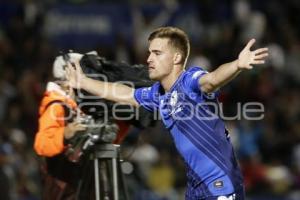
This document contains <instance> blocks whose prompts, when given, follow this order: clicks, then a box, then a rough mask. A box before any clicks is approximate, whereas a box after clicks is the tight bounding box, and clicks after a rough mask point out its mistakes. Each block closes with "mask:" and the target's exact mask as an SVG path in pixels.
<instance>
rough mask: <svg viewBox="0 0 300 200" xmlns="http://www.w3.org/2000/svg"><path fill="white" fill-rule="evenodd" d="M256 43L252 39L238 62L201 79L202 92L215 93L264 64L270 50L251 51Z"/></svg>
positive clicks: (235, 61) (220, 67) (226, 65)
mask: <svg viewBox="0 0 300 200" xmlns="http://www.w3.org/2000/svg"><path fill="white" fill-rule="evenodd" d="M254 43H255V39H251V40H250V41H249V42H248V44H247V45H246V47H245V48H244V49H243V50H242V51H241V52H240V54H239V57H238V59H237V60H234V61H232V62H229V63H225V64H223V65H221V66H219V67H218V68H217V69H216V70H214V71H213V72H211V73H207V74H205V75H203V76H202V77H201V78H200V79H199V84H200V87H201V90H202V91H203V92H206V93H210V92H213V91H215V90H217V89H218V88H220V87H222V86H223V85H225V84H226V83H228V82H229V81H231V80H232V79H233V78H235V77H236V76H237V75H238V74H239V73H240V72H241V71H243V70H245V69H252V68H253V65H257V64H264V63H265V59H266V57H267V56H268V48H260V49H256V50H254V51H251V50H250V48H251V47H252V46H253V44H254Z"/></svg>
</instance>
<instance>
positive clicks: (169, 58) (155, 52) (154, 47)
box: [147, 38, 174, 81]
mask: <svg viewBox="0 0 300 200" xmlns="http://www.w3.org/2000/svg"><path fill="white" fill-rule="evenodd" d="M168 41H169V39H167V38H155V39H153V40H152V41H151V42H150V45H149V56H148V59H147V63H148V67H149V68H148V70H149V77H150V78H151V79H152V80H157V81H161V80H162V79H163V78H164V77H166V76H168V75H169V74H170V73H171V71H172V69H173V64H174V63H173V59H174V48H173V47H172V46H171V45H170V44H169V43H168Z"/></svg>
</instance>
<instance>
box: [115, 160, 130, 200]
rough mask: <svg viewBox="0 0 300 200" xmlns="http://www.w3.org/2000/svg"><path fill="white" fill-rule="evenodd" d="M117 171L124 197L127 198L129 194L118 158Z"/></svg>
mask: <svg viewBox="0 0 300 200" xmlns="http://www.w3.org/2000/svg"><path fill="white" fill-rule="evenodd" d="M118 171H119V178H120V180H121V184H122V190H123V194H124V199H125V200H129V196H128V192H127V188H126V184H125V178H124V174H123V171H122V167H121V161H120V160H119V165H118Z"/></svg>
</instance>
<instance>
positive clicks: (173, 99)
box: [170, 90, 178, 107]
mask: <svg viewBox="0 0 300 200" xmlns="http://www.w3.org/2000/svg"><path fill="white" fill-rule="evenodd" d="M177 101H178V93H177V91H176V90H175V91H173V92H172V94H171V99H170V105H171V106H172V107H174V106H175V105H176V103H177Z"/></svg>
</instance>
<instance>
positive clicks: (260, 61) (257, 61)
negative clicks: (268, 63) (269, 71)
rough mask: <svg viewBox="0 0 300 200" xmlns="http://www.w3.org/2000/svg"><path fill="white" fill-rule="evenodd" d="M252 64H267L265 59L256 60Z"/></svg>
mask: <svg viewBox="0 0 300 200" xmlns="http://www.w3.org/2000/svg"><path fill="white" fill-rule="evenodd" d="M251 64H254V65H260V64H265V61H264V60H254V61H253V62H252V63H251Z"/></svg>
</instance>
